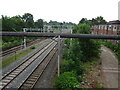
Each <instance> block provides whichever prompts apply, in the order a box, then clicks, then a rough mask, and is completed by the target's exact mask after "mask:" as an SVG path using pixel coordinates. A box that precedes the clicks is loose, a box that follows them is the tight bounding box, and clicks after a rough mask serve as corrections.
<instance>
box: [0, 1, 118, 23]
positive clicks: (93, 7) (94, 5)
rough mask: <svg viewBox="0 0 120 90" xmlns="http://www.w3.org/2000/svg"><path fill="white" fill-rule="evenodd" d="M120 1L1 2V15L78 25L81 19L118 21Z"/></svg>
mask: <svg viewBox="0 0 120 90" xmlns="http://www.w3.org/2000/svg"><path fill="white" fill-rule="evenodd" d="M119 1H120V0H1V1H0V15H7V16H10V17H11V16H15V15H23V14H24V13H31V14H33V16H34V20H37V19H40V18H42V19H44V20H45V21H50V20H53V21H59V22H62V21H66V22H73V23H78V22H79V21H80V20H81V18H88V19H91V18H95V17H97V16H103V17H104V18H105V19H106V20H107V21H111V20H117V19H118V2H119Z"/></svg>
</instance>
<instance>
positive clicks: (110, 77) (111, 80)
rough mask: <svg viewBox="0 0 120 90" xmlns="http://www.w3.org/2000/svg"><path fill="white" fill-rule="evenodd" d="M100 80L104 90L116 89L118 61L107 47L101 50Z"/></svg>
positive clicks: (117, 85)
mask: <svg viewBox="0 0 120 90" xmlns="http://www.w3.org/2000/svg"><path fill="white" fill-rule="evenodd" d="M101 50H102V53H101V60H102V78H103V83H104V88H118V87H119V84H118V73H120V71H119V72H118V60H117V58H116V56H115V54H114V53H113V52H112V51H111V50H110V49H109V48H107V47H105V46H102V48H101Z"/></svg>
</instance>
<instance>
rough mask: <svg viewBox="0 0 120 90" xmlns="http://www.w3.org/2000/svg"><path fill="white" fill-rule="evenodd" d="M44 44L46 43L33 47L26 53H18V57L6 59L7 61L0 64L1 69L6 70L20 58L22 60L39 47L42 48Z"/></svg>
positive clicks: (12, 56)
mask: <svg viewBox="0 0 120 90" xmlns="http://www.w3.org/2000/svg"><path fill="white" fill-rule="evenodd" d="M43 43H44V41H42V42H40V43H38V44H37V45H34V46H32V47H31V48H28V49H27V50H26V51H22V52H20V53H16V55H11V56H10V57H8V58H7V59H5V60H3V61H1V62H0V68H5V67H6V66H8V65H10V64H11V63H13V62H15V61H17V60H19V59H20V58H22V57H24V56H26V55H27V54H29V53H30V52H32V51H33V50H34V49H36V48H38V47H39V46H41V44H43Z"/></svg>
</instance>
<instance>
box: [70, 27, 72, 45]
mask: <svg viewBox="0 0 120 90" xmlns="http://www.w3.org/2000/svg"><path fill="white" fill-rule="evenodd" d="M71 34H72V28H71ZM70 46H72V38H71V42H70Z"/></svg>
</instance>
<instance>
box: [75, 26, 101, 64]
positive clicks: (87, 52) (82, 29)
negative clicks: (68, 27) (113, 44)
mask: <svg viewBox="0 0 120 90" xmlns="http://www.w3.org/2000/svg"><path fill="white" fill-rule="evenodd" d="M73 31H74V33H80V34H90V33H91V31H90V26H89V25H87V24H79V25H77V26H75V27H74V28H73ZM75 42H76V43H78V44H77V45H78V46H79V48H78V50H79V51H81V52H79V53H81V61H83V62H87V61H90V60H91V59H92V57H95V56H98V55H99V53H100V50H99V48H100V44H99V43H98V42H97V41H95V40H90V39H78V40H77V39H76V40H75ZM77 45H76V47H77ZM76 50H77V49H76Z"/></svg>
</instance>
